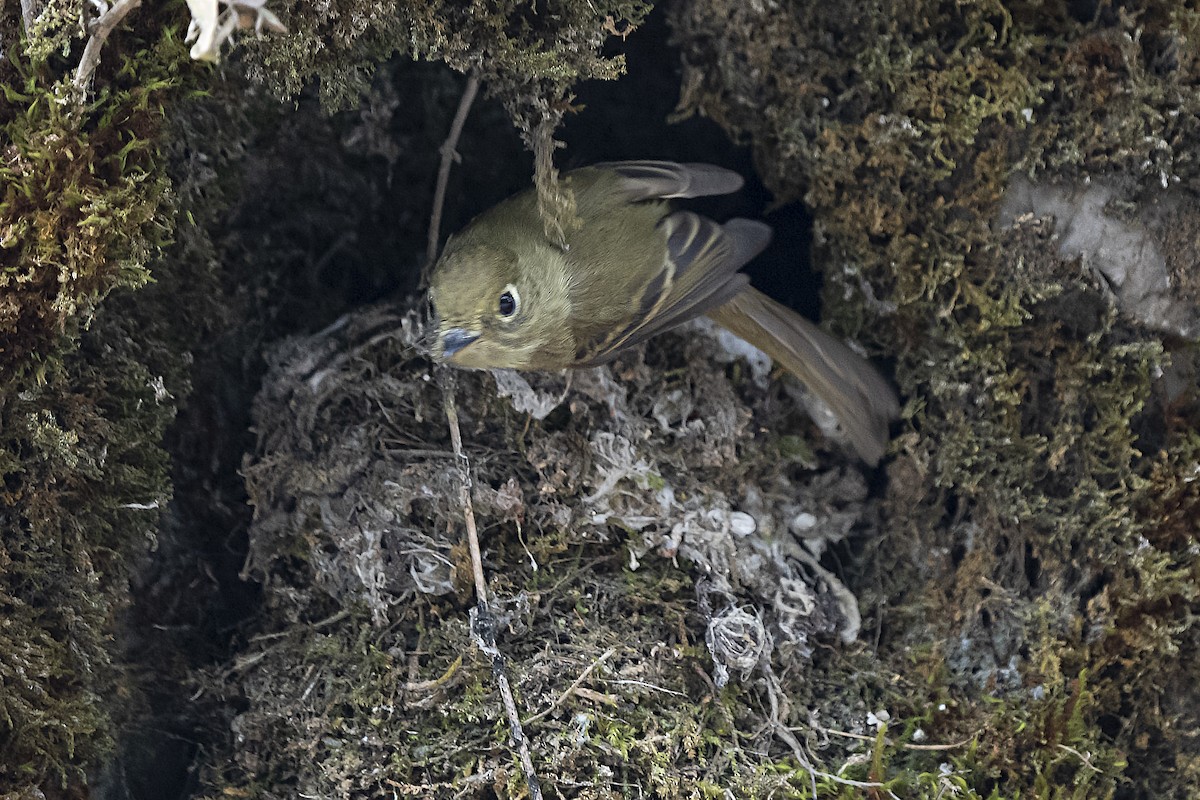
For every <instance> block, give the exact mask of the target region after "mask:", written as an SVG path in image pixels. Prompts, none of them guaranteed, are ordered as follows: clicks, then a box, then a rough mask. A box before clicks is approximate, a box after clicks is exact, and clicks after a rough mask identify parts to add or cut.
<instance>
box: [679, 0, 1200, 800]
mask: <svg viewBox="0 0 1200 800" xmlns="http://www.w3.org/2000/svg"><path fill="white" fill-rule="evenodd" d="M674 25H675V28H676V35H677V36H678V37H679V40H680V41H681V43H682V47H683V51H684V58H685V62H687V63H689V64H691V65H693V66H692V67H691V68H690V69H689V74H688V75H687V76H685V87H687V90H688V91H687V93H686V94H685V98H684V102H685V106H686V108H688V109H691V110H698V111H702V112H703V113H705V114H707V115H709V116H711V117H714V118H715V119H717V120H718V121H720V122H721V123H722V124H723V125H724V126H725V127H726V128H727V129H728V130H729V131H731V132H732V133H733V134H734V135H736V136H738V137H739V138H742V139H745V140H748V141H750V142H751V143H752V145H753V146H754V149H755V155H756V160H757V162H758V164H759V165H760V172H761V174H762V176H763V179H764V181H765V182H766V183H767V185H768V186H769V187H770V188H771V189H772V191H774V192H775V193H776V195H777V196H778V197H779V198H781V199H782V200H785V201H786V200H794V199H803V200H804V201H805V202H806V203H807V204H808V205H809V206H810V207H811V208H812V210H813V213H814V217H815V220H816V222H815V224H816V229H817V241H818V245H817V260H818V262H819V263H820V264H822V265H824V266H825V269H826V278H827V280H826V286H827V291H826V309H825V310H826V316H827V317H828V318H829V319H830V322H831V325H832V326H833V327H834V328H835V329H838V330H840V331H841V332H843V333H846V334H848V335H851V336H854V337H855V338H857V339H859V340H860V341H867V342H871V341H873V342H875V343H876V346H877V347H878V348H879V350H880V352H884V353H886V354H887V355H889V356H891V357H893V358H894V359H895V364H896V379H897V381H898V383H899V385H900V387H901V390H902V393H903V394H904V396H905V398H906V402H907V405H906V411H905V413H906V424H905V430H904V431H903V432H902V433H901V435H900V437H899V439H898V441H897V443H896V444H895V446H894V451H895V453H896V455H897V459H896V461H895V462H894V463H893V465H892V466H891V468H890V469H889V476H890V479H891V480H890V486H889V492H890V495H891V503H890V510H889V525H890V527H891V528H892V530H893V536H891V537H890V538H889V540H888V541H887V542H885V543H881V544H880V545H879V546H878V547H877V548H872V549H871V550H870V551H869V555H870V557H869V559H868V562H869V563H874V564H878V565H879V566H877V567H875V568H874V569H871V568H868V569H867V575H866V576H864V579H863V581H862V586H863V591H866V592H868V593H871V592H872V589H871V587H872V586H873V585H876V582H877V581H878V582H880V583H881V585H882V586H883V591H882V592H881V593H880V596H879V597H880V600H879V601H880V602H881V603H883V604H885V605H886V606H887V607H888V611H886V612H885V613H884V614H883V615H882V622H881V623H878V624H879V628H880V636H881V640H882V643H883V644H882V651H881V659H882V663H883V664H892V665H894V666H893V668H894V669H895V670H896V671H897V672H903V671H904V670H906V669H912V668H914V666H915V665H913V664H911V663H908V664H906V665H905V666H904V667H901V666H900V665H899V663H898V661H900V662H904V661H906V660H907V658H908V655H909V654H910V653H911V652H912V650H913V649H914V648H916V649H922V648H925V647H927V646H928V645H929V644H930V643H931V642H935V643H938V647H937V648H935V651H934V652H936V653H938V654H939V655H938V656H937V658H936V659H934V660H935V661H936V663H937V666H936V667H934V666H931V665H924V667H923V668H924V669H925V670H926V672H927V674H928V675H929V680H930V687H929V691H931V693H932V694H934V695H936V696H937V697H939V698H953V700H954V703H953V706H952V708H953V709H955V710H956V712H957V713H958V714H961V715H962V716H961V719H960V722H959V723H958V724H957V725H956V726H955V727H952V728H951V729H946V730H945V733H947V734H949V736H948V737H947V738H955V737H956V736H958V737H967V738H973V737H975V736H977V735H979V734H978V731H979V730H981V729H986V730H987V733H986V734H985V735H984V738H983V739H981V740H980V744H981V746H980V747H978V748H976V749H975V750H973V751H972V754H971V757H970V758H969V759H965V760H961V761H960V762H956V763H961V765H962V767H963V769H964V770H966V771H965V772H964V774H963V775H962V776H961V780H962V781H963V782H964V784H963V785H966V786H970V787H972V789H973V790H974V791H977V792H979V793H980V795H981V796H987V795H988V794H990V793H991V792H992V791H997V792H998V793H999V794H1002V795H1022V796H1024V795H1026V794H1036V795H1038V796H1107V795H1110V794H1111V793H1112V792H1114V791H1115V789H1116V787H1117V786H1118V785H1121V784H1124V783H1126V782H1129V783H1132V785H1133V786H1135V787H1137V791H1139V792H1144V793H1146V794H1147V795H1149V796H1166V795H1173V794H1180V793H1181V792H1183V791H1185V789H1186V788H1187V787H1189V786H1190V783H1189V782H1188V781H1189V779H1188V778H1186V777H1185V776H1187V775H1191V774H1193V772H1194V771H1192V770H1189V769H1188V768H1186V767H1183V768H1181V767H1179V765H1180V764H1184V763H1186V762H1187V760H1188V756H1187V755H1186V754H1187V753H1188V752H1189V748H1190V745H1187V744H1186V742H1187V741H1188V737H1189V736H1191V735H1192V733H1191V732H1192V731H1194V730H1196V726H1195V718H1194V715H1189V714H1185V715H1183V719H1184V720H1185V722H1184V723H1183V724H1182V725H1180V726H1178V727H1177V726H1175V725H1173V724H1172V723H1169V722H1167V721H1166V720H1165V719H1164V716H1163V714H1162V713H1161V711H1160V708H1161V706H1162V704H1163V703H1164V702H1168V704H1170V703H1169V701H1167V700H1166V699H1165V698H1164V695H1163V693H1162V690H1161V689H1160V688H1159V687H1162V686H1194V685H1195V683H1196V680H1197V678H1198V677H1200V675H1198V674H1197V673H1196V669H1195V663H1196V660H1195V657H1194V656H1195V654H1196V641H1195V636H1194V635H1193V634H1192V633H1191V632H1190V630H1189V629H1187V627H1186V625H1183V626H1181V621H1180V620H1181V615H1182V616H1183V617H1186V616H1188V615H1189V614H1193V613H1195V611H1196V610H1198V609H1200V606H1198V605H1197V602H1196V596H1195V592H1194V590H1193V588H1192V586H1194V580H1195V578H1194V576H1195V574H1196V570H1197V568H1198V564H1197V555H1196V553H1195V552H1194V551H1195V528H1194V525H1193V526H1192V528H1191V529H1190V530H1189V531H1188V532H1187V533H1186V534H1185V533H1182V532H1181V530H1180V529H1179V528H1178V527H1177V525H1178V521H1179V520H1180V519H1181V518H1182V517H1181V514H1183V513H1186V512H1183V511H1182V510H1181V508H1192V506H1191V503H1192V502H1193V501H1192V500H1191V499H1190V498H1191V497H1192V496H1193V494H1194V490H1193V489H1191V488H1190V487H1191V485H1192V484H1193V483H1194V479H1192V478H1189V474H1190V471H1192V470H1194V469H1195V463H1196V460H1195V459H1196V456H1195V453H1194V450H1193V449H1192V445H1191V444H1190V443H1191V442H1192V441H1193V439H1194V436H1195V419H1194V417H1190V418H1188V420H1187V421H1186V422H1184V424H1182V425H1181V426H1179V427H1178V429H1177V430H1176V431H1175V432H1174V433H1167V432H1165V431H1164V429H1166V430H1170V425H1169V423H1170V416H1169V415H1164V413H1163V411H1164V410H1163V409H1162V408H1161V407H1160V406H1159V405H1158V404H1157V402H1156V400H1155V389H1154V383H1155V378H1156V376H1157V375H1158V374H1159V371H1160V370H1161V368H1162V367H1163V366H1164V365H1165V364H1166V363H1167V360H1168V358H1169V356H1168V355H1167V354H1166V353H1165V352H1164V347H1163V343H1162V342H1161V341H1160V339H1159V337H1158V336H1157V335H1156V334H1155V333H1153V332H1150V331H1146V330H1142V329H1139V328H1136V327H1133V326H1132V325H1131V323H1130V322H1129V321H1128V320H1126V319H1124V318H1123V317H1122V316H1121V315H1120V313H1119V312H1118V310H1117V309H1116V308H1115V306H1114V304H1113V301H1112V299H1111V296H1110V294H1109V293H1108V292H1107V290H1106V288H1105V287H1103V286H1101V285H1099V284H1098V282H1097V281H1098V279H1097V278H1096V276H1095V275H1094V274H1093V273H1092V272H1091V271H1090V270H1088V269H1087V268H1086V266H1085V265H1082V264H1080V263H1067V262H1064V261H1063V260H1062V259H1061V258H1060V257H1059V256H1058V255H1057V253H1056V246H1055V243H1054V242H1053V240H1052V239H1051V238H1050V237H1051V229H1050V226H1049V225H1042V224H1040V223H1038V222H1036V221H1034V222H1029V223H1027V224H1024V225H1021V226H1019V227H1017V228H1015V229H1012V230H997V229H996V228H995V223H994V221H995V219H996V216H997V205H998V201H999V199H1000V198H1001V197H1002V196H1003V194H1004V192H1005V189H1006V185H1007V182H1008V180H1009V178H1010V176H1011V175H1013V174H1014V172H1017V171H1023V172H1027V173H1030V174H1032V175H1033V176H1034V177H1036V178H1039V179H1063V178H1067V179H1072V178H1075V179H1078V178H1080V177H1082V176H1085V175H1100V174H1116V175H1120V176H1124V177H1125V179H1126V181H1128V182H1129V183H1130V184H1136V185H1137V188H1135V189H1132V190H1131V191H1130V196H1131V198H1133V199H1138V198H1153V195H1154V192H1155V191H1160V190H1161V188H1163V187H1165V186H1170V185H1176V184H1177V185H1181V186H1184V187H1188V188H1190V189H1192V190H1195V188H1196V187H1197V186H1200V170H1198V169H1197V164H1196V150H1195V146H1194V142H1195V141H1196V130H1195V126H1196V125H1197V119H1198V118H1200V117H1198V112H1200V100H1198V99H1197V98H1198V97H1200V95H1198V94H1197V92H1196V88H1197V86H1198V85H1200V72H1198V71H1197V58H1196V54H1195V50H1194V48H1191V47H1188V46H1186V45H1184V42H1187V41H1191V40H1190V39H1189V37H1191V36H1193V35H1194V33H1195V31H1196V25H1197V23H1196V15H1195V13H1194V11H1191V10H1185V9H1183V8H1182V7H1180V6H1178V5H1177V4H1172V3H1159V4H1150V5H1149V6H1145V7H1143V8H1142V9H1141V10H1138V11H1136V12H1134V11H1130V10H1127V9H1125V8H1123V7H1119V6H1117V5H1112V6H1110V5H1108V4H1103V3H1102V4H1099V7H1098V10H1097V12H1096V16H1095V18H1094V19H1075V18H1073V17H1071V16H1070V15H1068V14H1067V13H1066V9H1065V8H1064V7H1062V6H1060V5H1055V4H1050V5H1047V4H1039V3H997V2H969V3H955V4H949V3H941V2H916V3H891V2H873V3H867V4H865V5H860V6H859V7H857V8H856V13H855V14H854V15H845V14H843V13H842V12H841V9H838V8H835V7H833V6H822V5H820V4H807V5H800V4H790V5H788V4H783V5H780V6H778V7H772V8H770V9H767V10H766V11H765V12H764V11H761V10H757V11H756V10H753V9H751V8H749V7H745V6H742V5H741V4H737V3H731V2H730V3H727V2H723V0H699V1H698V2H692V3H687V4H684V5H683V6H681V7H679V8H678V9H676V11H675V14H674ZM714 31H719V33H714ZM762 75H771V76H772V79H771V80H761V79H760V78H759V76H762ZM1193 252H1194V251H1193ZM1182 402H1184V403H1185V404H1186V403H1188V402H1194V399H1193V400H1188V399H1186V398H1185V399H1184V400H1183V401H1182ZM1185 497H1186V498H1188V499H1181V498H1185ZM1168 498H1171V499H1168ZM1164 529H1171V530H1172V531H1173V533H1171V534H1162V533H1161V531H1163V530H1164ZM883 565H887V566H883ZM950 643H953V644H950ZM1185 654H1186V655H1185ZM1084 676H1086V681H1085V680H1084ZM1034 687H1036V688H1037V692H1038V694H1039V695H1040V696H1042V697H1043V699H1041V700H1038V699H1037V698H1036V697H1035V696H1034V695H1032V694H1031V693H1030V692H1029V690H1030V689H1031V688H1034ZM989 696H994V697H996V698H998V700H999V703H1000V705H999V706H998V707H999V708H1002V709H1003V713H1000V714H992V713H991V711H990V710H989V708H990V706H989V701H988V700H987V698H988V697H989ZM897 702H899V698H897ZM937 702H938V703H939V704H940V703H944V702H946V700H945V699H940V700H938V701H937ZM924 709H925V705H923V704H914V705H912V706H909V707H908V710H907V711H906V712H904V714H905V715H906V716H907V717H908V718H919V717H920V716H921V715H923V714H924V713H925V710H924ZM1184 730H1186V731H1188V732H1187V733H1183V732H1182V731H1184ZM938 738H942V737H940V736H939V737H938ZM1068 748H1069V749H1068ZM1135 751H1136V752H1138V754H1139V758H1137V759H1134V758H1129V757H1128V754H1130V753H1133V752H1135ZM1080 754H1082V755H1080ZM1168 765H1171V766H1168ZM901 766H903V765H901ZM923 780H924V779H923ZM1071 787H1082V788H1071Z"/></svg>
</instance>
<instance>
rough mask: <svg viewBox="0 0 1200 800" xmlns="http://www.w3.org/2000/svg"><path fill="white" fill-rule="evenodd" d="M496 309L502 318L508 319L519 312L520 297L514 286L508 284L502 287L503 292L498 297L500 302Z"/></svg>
mask: <svg viewBox="0 0 1200 800" xmlns="http://www.w3.org/2000/svg"><path fill="white" fill-rule="evenodd" d="M497 308H498V310H499V311H500V316H502V317H505V318H509V317H513V316H516V313H517V312H518V311H520V310H521V295H520V293H519V292H518V291H517V287H516V286H513V285H512V284H511V283H510V284H508V285H507V286H505V287H504V291H503V292H502V293H501V295H500V301H499V302H498V303H497Z"/></svg>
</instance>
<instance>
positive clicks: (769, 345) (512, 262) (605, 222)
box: [428, 161, 900, 466]
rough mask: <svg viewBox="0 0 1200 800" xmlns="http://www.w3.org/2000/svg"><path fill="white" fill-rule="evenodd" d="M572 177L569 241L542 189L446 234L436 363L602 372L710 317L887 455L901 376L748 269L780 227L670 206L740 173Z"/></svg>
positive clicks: (605, 168)
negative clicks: (553, 235) (553, 226)
mask: <svg viewBox="0 0 1200 800" xmlns="http://www.w3.org/2000/svg"><path fill="white" fill-rule="evenodd" d="M564 179H565V181H566V184H567V185H568V186H569V187H570V189H571V191H572V192H573V193H574V197H575V213H576V216H577V219H578V222H579V224H578V225H577V226H575V227H573V228H572V229H571V230H570V231H569V232H568V233H567V235H566V237H565V241H562V242H556V241H552V240H551V239H550V238H549V237H548V236H547V234H546V232H545V227H544V225H543V222H542V218H541V216H540V214H539V211H538V200H537V194H536V192H535V191H534V190H533V189H532V188H531V189H527V190H525V191H523V192H520V193H518V194H516V195H514V196H512V197H510V198H508V199H507V200H504V201H502V202H501V203H499V204H498V205H496V206H494V207H492V208H491V209H490V210H488V211H485V212H483V213H482V214H480V215H479V216H478V217H476V218H475V219H473V220H472V221H471V222H470V223H468V224H467V226H466V227H465V228H464V229H463V230H462V231H460V232H459V233H457V234H455V235H454V236H452V237H450V239H449V240H448V241H447V243H446V246H445V248H444V250H443V252H442V254H441V256H440V257H439V258H438V260H437V262H436V263H435V264H434V266H433V269H432V270H431V272H430V275H429V293H428V297H429V302H430V307H431V309H432V317H433V323H432V324H433V326H434V333H435V338H434V341H433V346H432V351H433V356H434V358H435V359H436V360H438V361H440V362H444V363H448V364H450V365H453V366H457V367H463V368H471V369H500V368H510V369H516V370H547V371H549V370H561V369H567V368H581V367H592V366H597V365H600V364H604V363H605V362H607V361H609V360H611V359H612V358H614V357H615V356H616V355H617V354H619V353H620V352H622V351H624V350H626V349H628V348H630V347H633V346H635V345H637V344H640V343H641V342H644V341H646V340H647V339H650V338H651V337H653V336H655V335H657V334H659V333H662V332H663V331H666V330H670V329H671V328H674V327H676V326H678V325H681V324H683V323H684V322H687V321H688V320H691V319H695V318H697V317H700V316H707V317H709V319H711V320H712V321H713V322H715V323H717V324H718V325H720V326H722V327H724V328H726V329H728V330H729V331H731V332H732V333H734V334H735V335H737V336H738V337H740V338H742V339H744V340H745V341H747V342H748V343H750V344H752V345H754V346H755V347H757V348H758V349H759V350H761V351H763V352H764V353H766V354H767V355H768V356H770V358H771V359H772V360H774V361H775V362H776V363H777V364H779V365H781V366H782V367H783V368H784V369H786V370H787V371H788V372H790V373H792V374H793V375H795V376H796V377H797V378H799V379H800V381H801V382H802V383H803V384H804V385H805V386H806V387H807V388H808V390H809V391H810V392H812V393H813V394H815V395H816V396H817V397H819V398H820V399H821V400H822V401H824V402H825V404H826V405H828V407H829V408H830V410H831V411H832V412H833V414H834V416H835V417H836V418H837V420H838V422H839V423H840V425H841V427H842V429H843V430H844V431H845V433H846V436H847V439H848V440H849V442H850V444H851V445H852V446H853V448H854V450H855V452H856V453H857V454H858V456H859V457H860V458H861V459H862V460H863V461H864V462H866V463H867V464H869V465H872V466H874V465H876V464H878V463H879V460H880V459H881V458H882V457H883V455H884V453H885V451H886V449H887V444H888V441H889V426H890V424H891V422H892V421H893V420H895V419H896V418H897V417H898V416H899V411H900V407H899V402H898V399H897V396H896V392H895V390H894V389H893V388H892V386H891V384H890V383H889V382H888V381H887V380H886V379H885V378H884V377H883V376H882V375H881V374H880V373H879V372H878V371H877V370H876V369H875V367H874V366H872V365H871V363H870V362H868V361H867V360H866V359H865V358H863V357H862V356H860V355H859V354H858V353H856V352H855V351H854V350H852V349H851V348H850V347H849V346H848V345H846V344H845V343H844V342H842V341H840V340H838V339H836V338H834V337H833V336H831V335H830V334H828V333H826V332H825V331H823V330H821V329H820V328H818V327H817V326H816V325H814V324H813V323H812V322H810V321H809V320H807V319H805V318H804V317H802V316H800V315H799V314H798V313H796V312H795V311H793V310H792V309H790V308H788V307H787V306H785V305H783V304H781V303H779V302H777V301H775V300H773V299H771V298H770V297H768V296H767V295H765V294H763V293H762V292H760V291H758V290H757V289H754V288H753V287H752V286H750V281H749V277H748V276H747V275H745V274H744V273H742V272H739V270H740V269H741V268H742V267H743V266H745V265H746V264H747V263H748V262H750V261H751V260H752V259H753V258H754V257H755V256H757V255H758V254H759V253H760V252H762V250H763V249H764V248H766V246H767V244H768V243H769V242H770V240H771V235H772V231H771V228H770V226H768V225H766V224H765V223H762V222H759V221H756V220H749V219H740V218H739V219H731V220H729V221H727V222H725V223H718V222H715V221H713V220H711V219H709V218H707V217H704V216H701V215H699V214H697V213H694V212H692V211H688V210H680V209H677V208H675V207H674V205H673V204H672V202H671V201H672V200H676V199H687V198H695V197H705V196H712V195H724V194H730V193H732V192H736V191H738V190H739V189H741V187H742V185H743V182H744V181H743V179H742V177H741V175H739V174H738V173H736V172H733V171H732V170H728V169H724V168H722V167H717V166H713V165H710V164H697V163H676V162H671V161H614V162H605V163H599V164H594V165H592V166H588V167H583V168H580V169H576V170H573V171H571V172H569V173H567V174H566V176H564Z"/></svg>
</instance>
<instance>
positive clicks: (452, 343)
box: [441, 328, 479, 359]
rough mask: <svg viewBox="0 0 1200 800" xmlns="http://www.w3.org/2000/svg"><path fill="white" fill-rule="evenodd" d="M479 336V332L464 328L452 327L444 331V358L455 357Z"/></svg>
mask: <svg viewBox="0 0 1200 800" xmlns="http://www.w3.org/2000/svg"><path fill="white" fill-rule="evenodd" d="M478 338H479V334H478V333H472V332H470V331H466V330H463V329H462V328H450V329H448V330H445V331H443V332H442V335H441V341H442V358H444V359H450V358H453V357H454V355H455V354H456V353H458V352H459V351H460V350H462V349H463V348H464V347H467V346H468V345H470V344H471V343H473V342H474V341H475V340H476V339H478Z"/></svg>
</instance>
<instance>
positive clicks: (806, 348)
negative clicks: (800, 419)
mask: <svg viewBox="0 0 1200 800" xmlns="http://www.w3.org/2000/svg"><path fill="white" fill-rule="evenodd" d="M708 316H709V317H710V318H711V319H712V320H713V321H714V322H716V323H717V324H718V325H720V326H722V327H724V328H727V329H728V330H729V331H731V332H733V333H734V334H736V335H737V336H739V337H741V338H742V339H745V340H746V341H747V342H749V343H750V344H752V345H754V346H755V347H757V348H758V349H759V350H762V351H763V352H764V353H766V354H767V355H769V356H770V357H771V359H772V360H774V361H775V363H777V364H780V365H782V366H783V367H784V368H785V369H786V370H787V371H788V372H791V373H792V374H793V375H795V376H796V377H797V378H799V379H800V380H801V381H803V382H804V385H805V386H806V387H808V389H809V390H810V391H812V392H813V394H815V395H816V396H817V397H819V398H821V400H823V401H825V403H826V405H828V406H829V408H830V409H831V410H832V411H833V413H834V415H835V416H836V417H837V419H838V422H840V423H841V425H842V427H843V428H844V429H845V431H846V435H847V436H848V437H849V439H850V443H851V444H852V445H854V449H855V450H856V451H857V452H858V455H859V456H860V457H861V458H862V459H863V461H866V462H867V463H868V464H871V465H872V466H873V465H875V464H878V463H879V459H880V458H881V457H882V456H883V453H884V450H886V449H887V443H888V439H889V434H888V426H889V424H890V423H891V421H892V420H894V419H896V417H897V416H899V414H900V405H899V403H898V401H897V399H896V392H895V390H893V389H892V386H891V384H889V383H888V382H887V381H886V380H885V379H884V377H883V376H882V375H880V374H879V373H878V372H877V371H876V370H875V368H874V367H873V366H871V364H870V363H868V362H867V360H866V359H864V358H863V357H862V356H860V355H859V354H858V353H855V352H854V351H853V350H851V349H850V348H849V347H847V346H846V345H845V344H843V343H842V342H840V341H838V340H837V339H835V338H833V337H832V336H830V335H829V334H828V333H826V332H825V331H823V330H821V329H820V328H818V327H817V326H816V325H814V324H812V323H811V322H809V321H808V320H806V319H804V317H801V316H800V315H799V314H797V313H796V312H795V311H792V310H791V309H790V308H788V307H787V306H784V305H782V304H780V303H777V302H775V301H774V300H772V299H771V298H769V297H767V296H766V295H765V294H763V293H762V292H760V291H758V290H756V289H753V288H750V287H747V288H746V289H745V290H743V291H742V292H740V293H738V294H737V295H736V296H735V297H734V298H733V299H732V300H729V301H728V302H726V303H725V304H724V305H722V306H719V307H717V308H715V309H713V310H712V311H709V312H708Z"/></svg>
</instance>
